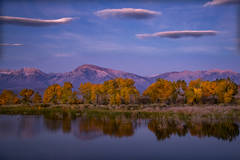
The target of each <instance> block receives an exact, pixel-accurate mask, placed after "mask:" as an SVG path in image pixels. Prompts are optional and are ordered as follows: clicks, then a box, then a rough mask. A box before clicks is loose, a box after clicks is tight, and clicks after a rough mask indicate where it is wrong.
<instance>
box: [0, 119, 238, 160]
mask: <svg viewBox="0 0 240 160" xmlns="http://www.w3.org/2000/svg"><path fill="white" fill-rule="evenodd" d="M8 159H10V160H11V159H14V160H15V159H17V160H21V159H23V160H28V159H29V160H42V159H44V160H45V159H49V160H53V159H58V160H69V159H77V160H79V159H83V160H88V159H89V160H91V159H98V160H99V159H104V160H106V159H110V160H118V159H124V160H127V159H130V160H133V159H138V160H141V159H146V160H154V159H156V160H159V159H178V160H179V159H189V160H190V159H191V160H193V159H194V160H198V159H199V160H203V159H204V160H206V159H211V160H212V159H218V160H231V159H232V160H239V159H240V136H239V124H238V123H237V122H236V123H235V122H231V121H230V122H229V121H226V122H225V121H223V122H222V121H220V122H219V121H217V122H216V121H215V122H213V121H211V122H209V121H206V120H204V121H199V120H195V121H194V120H193V122H192V123H189V122H188V123H185V122H183V121H180V120H173V119H170V120H162V119H158V120H139V119H135V120H133V119H127V118H125V117H118V118H113V117H100V118H99V117H98V118H96V117H81V118H77V119H75V120H71V119H69V118H64V119H63V120H51V119H47V118H44V117H42V116H20V115H19V116H6V115H0V160H8Z"/></svg>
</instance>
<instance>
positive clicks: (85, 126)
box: [79, 117, 134, 137]
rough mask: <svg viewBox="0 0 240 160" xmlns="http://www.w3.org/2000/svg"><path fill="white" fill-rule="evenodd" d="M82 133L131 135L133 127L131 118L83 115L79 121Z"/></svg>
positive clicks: (116, 135) (115, 135)
mask: <svg viewBox="0 0 240 160" xmlns="http://www.w3.org/2000/svg"><path fill="white" fill-rule="evenodd" d="M79 132H80V133H82V134H85V135H87V134H93V133H95V134H96V133H98V134H97V135H99V134H105V135H110V136H114V137H124V136H132V135H133V134H134V128H133V124H132V120H130V119H122V118H110V117H84V118H81V120H80V123H79Z"/></svg>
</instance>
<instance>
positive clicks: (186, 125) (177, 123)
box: [148, 118, 239, 141]
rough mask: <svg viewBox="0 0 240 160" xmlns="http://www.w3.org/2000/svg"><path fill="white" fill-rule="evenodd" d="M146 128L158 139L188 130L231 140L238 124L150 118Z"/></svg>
mask: <svg viewBox="0 0 240 160" xmlns="http://www.w3.org/2000/svg"><path fill="white" fill-rule="evenodd" d="M148 128H149V130H151V131H152V132H153V133H154V134H155V135H156V136H157V139H158V140H164V139H166V138H170V137H171V135H175V134H177V135H178V136H184V135H186V133H187V132H190V134H191V135H192V136H198V137H206V136H207V137H216V138H218V139H222V140H228V141H232V140H233V139H234V138H235V137H237V136H238V135H239V128H238V125H237V124H235V123H233V122H231V121H227V120H222V121H218V122H216V121H215V122H213V121H205V120H202V121H201V120H199V121H198V122H193V121H192V122H191V121H188V122H184V121H181V120H179V119H175V120H174V119H171V118H169V119H168V118H165V119H164V118H162V119H157V120H151V121H150V122H149V124H148Z"/></svg>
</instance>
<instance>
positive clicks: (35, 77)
mask: <svg viewBox="0 0 240 160" xmlns="http://www.w3.org/2000/svg"><path fill="white" fill-rule="evenodd" d="M117 77H122V78H131V79H133V80H134V81H135V86H136V87H137V88H138V90H139V91H140V92H142V91H143V90H144V89H146V88H147V87H148V86H149V85H150V84H151V83H153V82H155V81H156V80H157V79H158V78H163V79H167V80H171V81H176V80H185V81H187V82H189V81H191V80H195V79H197V78H201V79H202V80H210V81H213V80H216V79H220V78H228V77H229V78H231V79H232V80H233V81H235V82H236V83H237V84H240V73H236V72H233V71H228V70H218V69H215V70H207V71H181V72H167V73H162V74H158V75H154V76H150V77H144V76H139V75H137V74H133V73H128V72H123V71H118V70H113V69H109V68H104V67H99V66H96V65H91V64H85V65H82V66H79V67H77V68H76V69H74V70H73V71H70V72H65V73H44V72H42V71H41V70H39V69H35V68H22V69H19V70H10V69H0V90H3V89H11V90H14V91H19V90H21V89H23V88H32V89H35V90H38V91H40V92H41V91H43V90H44V89H45V88H47V87H48V86H49V85H51V84H54V83H58V84H60V85H62V84H63V83H64V82H66V81H69V82H71V83H72V84H73V86H74V87H75V89H76V88H78V87H79V85H80V83H85V82H92V83H103V82H104V81H106V80H110V79H114V78H117Z"/></svg>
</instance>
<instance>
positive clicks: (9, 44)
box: [0, 43, 23, 46]
mask: <svg viewBox="0 0 240 160" xmlns="http://www.w3.org/2000/svg"><path fill="white" fill-rule="evenodd" d="M0 46H23V44H20V43H0Z"/></svg>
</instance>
